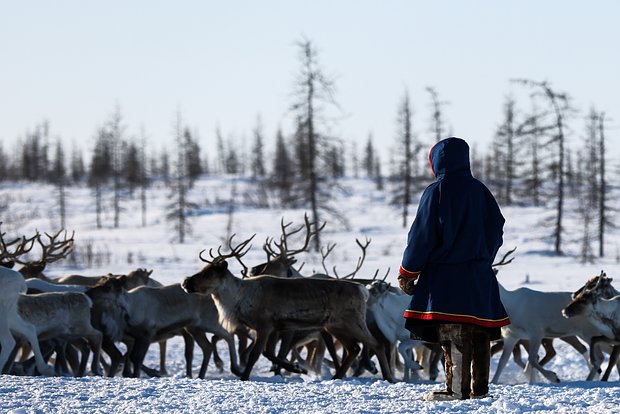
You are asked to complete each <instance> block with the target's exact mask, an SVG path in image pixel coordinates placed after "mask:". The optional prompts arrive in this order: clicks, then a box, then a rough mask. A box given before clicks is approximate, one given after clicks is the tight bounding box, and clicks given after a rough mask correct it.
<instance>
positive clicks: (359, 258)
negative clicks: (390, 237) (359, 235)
mask: <svg viewBox="0 0 620 414" xmlns="http://www.w3.org/2000/svg"><path fill="white" fill-rule="evenodd" d="M370 242H371V239H369V238H368V237H366V242H365V243H364V245H362V243H361V242H360V241H359V239H355V243H357V245H358V246H359V247H360V249H362V255H361V256H360V257H358V258H357V266H356V267H355V270H353V271H352V272H351V273H349V274H348V275H346V276H343V277H342V279H348V278H349V277H350V278H351V279H353V278H354V277H355V275H356V274H357V272H359V270H360V269H361V268H362V264H364V260H365V259H366V248H367V247H368V245H369V244H370ZM334 273H336V267H335V266H334ZM336 277H338V274H336Z"/></svg>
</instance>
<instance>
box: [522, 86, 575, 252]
mask: <svg viewBox="0 0 620 414" xmlns="http://www.w3.org/2000/svg"><path fill="white" fill-rule="evenodd" d="M514 82H518V83H521V84H523V85H526V86H528V87H530V88H533V89H535V90H536V91H538V92H540V93H541V94H542V96H543V97H544V98H545V99H546V100H547V101H548V103H549V105H550V106H551V110H552V113H553V117H554V122H553V124H554V126H555V130H556V133H555V134H554V135H553V136H552V137H551V139H550V140H549V142H548V143H549V144H556V145H557V152H556V155H557V166H556V169H557V175H556V177H557V180H558V182H557V207H556V219H555V227H554V230H553V238H554V239H555V243H554V250H555V253H556V254H562V232H563V227H562V219H563V215H564V201H565V200H564V197H565V191H566V189H565V182H564V178H565V172H566V171H565V167H566V165H565V155H566V152H565V147H566V136H565V133H564V130H565V127H566V125H565V124H566V120H565V117H566V114H567V112H569V111H571V110H572V108H571V106H570V104H569V97H568V95H567V94H566V93H562V92H557V91H555V90H554V89H553V88H552V87H551V85H550V84H549V82H547V81H542V82H539V81H533V80H530V79H516V80H514Z"/></svg>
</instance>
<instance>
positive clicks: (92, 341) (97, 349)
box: [82, 328, 103, 375]
mask: <svg viewBox="0 0 620 414" xmlns="http://www.w3.org/2000/svg"><path fill="white" fill-rule="evenodd" d="M102 338H103V334H102V333H101V332H99V331H98V330H96V329H94V328H93V329H91V330H90V332H88V333H87V336H86V340H87V341H88V346H89V347H90V349H91V350H92V351H93V359H92V363H91V365H90V370H91V372H92V373H93V374H95V375H101V374H102V371H101V365H100V364H99V359H100V357H101V343H102ZM82 358H83V359H84V360H86V361H88V348H85V349H84V351H83V352H82ZM82 375H84V373H83V372H82Z"/></svg>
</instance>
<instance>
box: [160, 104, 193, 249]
mask: <svg viewBox="0 0 620 414" xmlns="http://www.w3.org/2000/svg"><path fill="white" fill-rule="evenodd" d="M174 135H175V146H176V151H177V153H176V162H175V166H174V182H173V186H172V198H173V201H172V203H170V204H169V205H168V206H167V214H166V218H167V219H168V220H169V221H170V222H172V224H173V227H174V229H175V231H176V233H177V236H178V241H179V243H185V238H186V236H187V235H188V234H189V233H191V230H192V228H191V223H190V222H189V215H190V213H191V211H192V210H194V209H196V208H197V207H198V206H197V205H196V204H194V203H192V202H190V201H189V200H188V197H187V193H188V191H189V183H188V181H189V178H188V171H187V151H188V150H191V148H190V147H188V142H189V141H188V140H187V139H186V136H185V133H184V130H183V124H182V119H181V113H180V112H177V115H176V120H175V126H174Z"/></svg>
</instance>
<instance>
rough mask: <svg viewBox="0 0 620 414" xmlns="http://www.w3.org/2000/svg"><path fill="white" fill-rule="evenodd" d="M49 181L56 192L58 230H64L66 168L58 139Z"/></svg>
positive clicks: (63, 153) (65, 216) (62, 150)
mask: <svg viewBox="0 0 620 414" xmlns="http://www.w3.org/2000/svg"><path fill="white" fill-rule="evenodd" d="M49 177H50V181H51V182H52V183H53V184H55V185H56V190H57V191H58V210H59V216H60V228H61V229H64V228H66V227H67V226H66V225H65V223H66V218H67V214H66V212H67V209H66V194H65V186H66V181H67V168H66V167H65V152H64V149H63V147H62V142H61V140H60V139H58V140H57V141H56V151H55V155H54V161H53V164H52V168H51V171H50V175H49Z"/></svg>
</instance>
